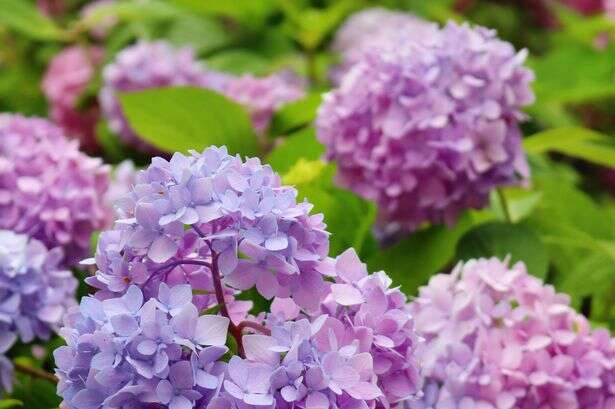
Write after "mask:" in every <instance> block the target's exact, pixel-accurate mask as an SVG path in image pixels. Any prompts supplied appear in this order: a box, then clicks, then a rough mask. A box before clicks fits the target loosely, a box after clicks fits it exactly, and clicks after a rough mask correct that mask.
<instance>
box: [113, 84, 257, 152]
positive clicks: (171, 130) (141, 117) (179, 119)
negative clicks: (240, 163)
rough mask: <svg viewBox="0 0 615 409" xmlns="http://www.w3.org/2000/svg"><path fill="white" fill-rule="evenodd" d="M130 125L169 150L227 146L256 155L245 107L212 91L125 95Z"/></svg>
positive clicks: (183, 89)
mask: <svg viewBox="0 0 615 409" xmlns="http://www.w3.org/2000/svg"><path fill="white" fill-rule="evenodd" d="M120 100H121V103H122V107H123V109H124V112H125V114H126V117H127V119H128V122H129V123H130V126H131V127H132V128H133V129H134V130H135V131H136V132H137V133H138V134H139V135H140V136H141V137H142V138H143V139H145V140H147V141H148V142H150V143H151V144H152V145H154V146H156V147H157V148H159V149H161V150H164V151H167V152H185V151H187V150H189V149H196V150H202V149H204V148H206V147H208V146H210V145H217V146H222V145H226V147H227V148H228V150H229V152H231V153H239V154H242V155H251V156H253V155H255V154H256V153H257V151H258V143H257V139H256V136H255V134H254V130H253V129H252V125H251V122H250V119H249V117H248V114H247V113H246V111H245V110H244V108H243V107H242V106H240V105H239V104H237V103H235V102H233V101H231V100H229V99H228V98H226V97H224V96H223V95H221V94H218V93H216V92H214V91H211V90H206V89H201V88H191V87H174V88H159V89H149V90H146V91H140V92H134V93H127V94H122V95H121V96H120Z"/></svg>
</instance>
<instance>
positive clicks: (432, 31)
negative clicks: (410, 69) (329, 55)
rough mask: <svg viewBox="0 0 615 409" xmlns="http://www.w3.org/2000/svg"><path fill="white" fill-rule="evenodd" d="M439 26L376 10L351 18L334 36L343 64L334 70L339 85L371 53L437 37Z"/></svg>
mask: <svg viewBox="0 0 615 409" xmlns="http://www.w3.org/2000/svg"><path fill="white" fill-rule="evenodd" d="M437 29H438V26H437V25H436V24H434V23H429V22H428V21H425V20H423V19H421V18H419V17H416V16H414V15H412V14H409V13H403V12H399V11H393V10H388V9H385V8H381V7H374V8H368V9H364V10H361V11H359V12H357V13H354V14H353V15H351V16H350V17H349V18H348V19H347V20H346V22H345V23H344V24H343V25H342V27H341V28H340V29H339V30H338V31H337V33H336V34H335V38H334V39H333V45H332V49H333V51H336V52H338V53H339V54H340V55H341V58H342V63H341V65H340V66H339V67H336V68H335V69H334V71H333V80H334V82H335V83H336V84H339V83H340V82H341V80H342V78H343V75H344V74H345V73H347V72H348V71H349V70H350V68H352V66H353V65H354V64H355V63H357V62H358V61H360V60H361V59H362V57H363V56H364V55H365V53H367V52H369V51H370V50H372V51H374V50H379V49H382V48H390V47H391V46H392V45H393V44H396V43H400V42H403V43H404V44H407V43H408V42H411V41H416V40H417V39H424V38H426V37H430V36H434V35H437Z"/></svg>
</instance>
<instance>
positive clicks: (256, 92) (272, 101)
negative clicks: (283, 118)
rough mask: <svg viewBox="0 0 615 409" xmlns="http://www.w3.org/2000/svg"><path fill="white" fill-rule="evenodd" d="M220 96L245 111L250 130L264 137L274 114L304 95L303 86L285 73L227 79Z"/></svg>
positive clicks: (298, 80) (299, 81)
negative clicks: (250, 117)
mask: <svg viewBox="0 0 615 409" xmlns="http://www.w3.org/2000/svg"><path fill="white" fill-rule="evenodd" d="M224 93H225V94H226V95H227V96H228V97H229V98H231V99H233V100H235V101H236V102H238V103H239V104H241V105H244V106H245V107H246V108H247V109H248V111H249V112H250V114H251V116H252V124H253V125H254V128H255V129H256V131H257V132H258V133H259V134H264V133H265V132H266V131H267V129H268V128H269V122H270V121H271V117H272V116H273V113H274V112H275V111H276V110H278V109H279V108H280V107H281V106H283V105H284V104H287V103H289V102H292V101H295V100H298V99H300V98H302V97H303V96H304V95H305V84H303V83H302V81H301V80H300V79H299V78H297V77H294V76H292V75H286V74H285V73H278V74H273V75H270V76H268V77H260V78H259V77H254V76H252V75H244V76H242V77H239V78H233V79H231V80H230V81H229V82H228V85H227V88H226V89H225V91H224Z"/></svg>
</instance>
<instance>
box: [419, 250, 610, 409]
mask: <svg viewBox="0 0 615 409" xmlns="http://www.w3.org/2000/svg"><path fill="white" fill-rule="evenodd" d="M412 309H413V312H414V316H415V324H416V328H417V330H418V332H419V334H420V335H421V336H423V337H424V338H425V340H426V343H425V349H424V353H423V354H422V365H423V370H424V373H425V376H426V377H427V383H426V387H425V394H424V400H423V401H422V402H414V403H413V404H411V405H410V407H411V408H445V407H446V408H465V407H485V408H522V409H525V408H543V407H544V408H578V409H590V408H593V409H608V408H612V407H613V405H615V339H613V338H611V337H610V335H609V333H608V331H606V330H601V329H598V330H592V329H591V328H590V325H589V323H588V322H587V319H585V318H584V317H583V316H582V315H580V314H578V313H576V312H575V311H574V310H573V309H572V307H571V306H570V305H569V297H568V296H566V295H564V294H558V293H556V292H555V290H554V288H553V287H552V286H549V285H544V284H543V283H542V282H541V281H540V280H539V279H537V278H535V277H533V276H531V275H529V274H528V273H527V271H526V268H525V265H523V264H522V263H517V264H515V265H514V266H512V267H511V266H509V263H508V261H500V260H498V259H496V258H492V259H479V260H470V261H468V262H467V263H465V264H460V265H458V266H457V267H456V268H455V269H454V270H453V272H452V273H451V274H450V275H444V274H439V275H436V276H434V277H432V278H431V280H430V282H429V284H428V285H427V286H426V287H422V288H421V289H420V294H419V297H418V298H417V299H416V300H415V302H414V303H413V304H412Z"/></svg>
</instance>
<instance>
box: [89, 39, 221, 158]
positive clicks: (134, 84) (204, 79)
mask: <svg viewBox="0 0 615 409" xmlns="http://www.w3.org/2000/svg"><path fill="white" fill-rule="evenodd" d="M103 82H104V83H103V87H102V89H101V90H100V94H99V100H100V105H101V108H102V112H103V114H104V115H105V117H106V118H107V120H108V122H109V127H110V129H111V130H112V131H113V132H115V133H117V134H118V135H119V136H120V137H121V138H122V139H123V140H124V142H126V143H129V144H131V145H133V146H134V147H136V148H138V149H141V150H144V151H146V152H149V153H152V152H153V153H155V152H157V150H156V149H155V148H154V147H152V146H151V145H150V144H148V143H147V142H145V141H143V140H142V139H140V138H139V136H138V135H137V134H136V133H135V132H134V131H133V130H132V129H131V128H130V126H129V125H128V122H127V121H126V119H125V117H124V114H123V112H122V108H121V106H120V104H119V101H118V99H117V93H118V92H130V91H140V90H145V89H149V88H160V87H170V86H179V85H190V86H199V87H207V88H213V89H218V88H220V87H222V86H223V85H224V84H225V82H226V81H225V80H224V78H221V74H217V75H216V74H212V73H208V72H206V71H205V70H204V68H203V67H202V66H201V64H200V63H199V62H198V61H197V60H196V58H195V56H194V51H193V50H192V49H191V48H189V47H184V48H181V49H177V50H176V49H174V48H173V46H171V45H170V44H169V43H167V42H164V41H156V42H145V41H140V42H138V43H137V44H135V45H132V46H130V47H128V48H126V49H124V50H122V51H121V52H120V53H119V54H118V55H117V56H116V57H115V60H114V61H113V62H112V63H110V64H109V65H107V66H105V68H104V69H103Z"/></svg>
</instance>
